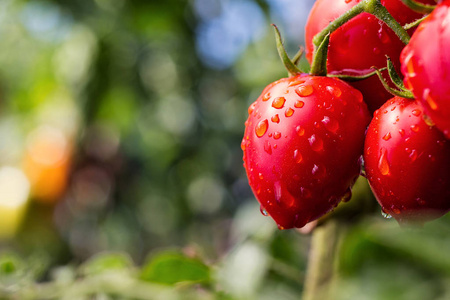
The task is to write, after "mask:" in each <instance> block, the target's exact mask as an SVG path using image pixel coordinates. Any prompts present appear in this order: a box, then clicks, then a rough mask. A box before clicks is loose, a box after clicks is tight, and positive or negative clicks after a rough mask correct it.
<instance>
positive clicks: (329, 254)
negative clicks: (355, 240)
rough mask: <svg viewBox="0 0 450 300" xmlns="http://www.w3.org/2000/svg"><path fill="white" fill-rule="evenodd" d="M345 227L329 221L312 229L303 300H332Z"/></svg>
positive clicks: (331, 220)
mask: <svg viewBox="0 0 450 300" xmlns="http://www.w3.org/2000/svg"><path fill="white" fill-rule="evenodd" d="M346 232H347V225H346V224H345V223H343V221H342V220H339V219H329V220H327V221H326V222H325V223H324V224H322V225H321V226H319V227H317V228H315V229H314V231H313V234H312V240H311V248H310V252H309V259H308V269H307V272H306V279H305V287H304V291H303V297H302V299H303V300H323V299H333V297H332V295H333V288H334V283H335V282H336V279H337V274H338V259H337V258H338V254H339V248H340V246H341V241H342V239H343V237H344V236H345V233H346Z"/></svg>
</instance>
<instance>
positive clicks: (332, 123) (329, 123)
mask: <svg viewBox="0 0 450 300" xmlns="http://www.w3.org/2000/svg"><path fill="white" fill-rule="evenodd" d="M322 123H323V125H324V126H325V128H326V129H327V130H328V131H330V132H332V133H336V132H337V131H338V129H339V123H338V121H336V120H334V119H331V118H330V117H328V116H324V117H323V119H322Z"/></svg>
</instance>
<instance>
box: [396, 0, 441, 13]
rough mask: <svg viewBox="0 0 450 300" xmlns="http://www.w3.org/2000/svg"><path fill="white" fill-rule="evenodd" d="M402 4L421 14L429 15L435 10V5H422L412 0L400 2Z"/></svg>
mask: <svg viewBox="0 0 450 300" xmlns="http://www.w3.org/2000/svg"><path fill="white" fill-rule="evenodd" d="M402 2H403V3H404V4H405V5H406V6H408V7H409V8H411V9H412V10H414V11H415V12H418V13H421V14H429V13H431V12H432V11H433V10H434V9H435V8H436V5H429V4H423V3H419V2H417V1H414V0H402Z"/></svg>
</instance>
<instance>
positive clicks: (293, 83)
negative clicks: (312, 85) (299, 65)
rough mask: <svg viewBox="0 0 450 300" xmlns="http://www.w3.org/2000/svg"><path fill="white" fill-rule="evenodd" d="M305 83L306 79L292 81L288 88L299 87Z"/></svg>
mask: <svg viewBox="0 0 450 300" xmlns="http://www.w3.org/2000/svg"><path fill="white" fill-rule="evenodd" d="M305 82H306V79H298V80H294V81H292V82H290V83H289V84H288V86H294V85H299V84H302V83H305Z"/></svg>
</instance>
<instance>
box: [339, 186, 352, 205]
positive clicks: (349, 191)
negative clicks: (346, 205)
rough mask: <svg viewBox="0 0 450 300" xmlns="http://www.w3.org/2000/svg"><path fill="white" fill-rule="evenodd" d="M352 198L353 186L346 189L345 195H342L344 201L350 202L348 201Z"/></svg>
mask: <svg viewBox="0 0 450 300" xmlns="http://www.w3.org/2000/svg"><path fill="white" fill-rule="evenodd" d="M351 198H352V189H351V188H348V189H347V190H346V191H345V194H344V196H342V198H341V201H342V202H348V201H350V199H351Z"/></svg>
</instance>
